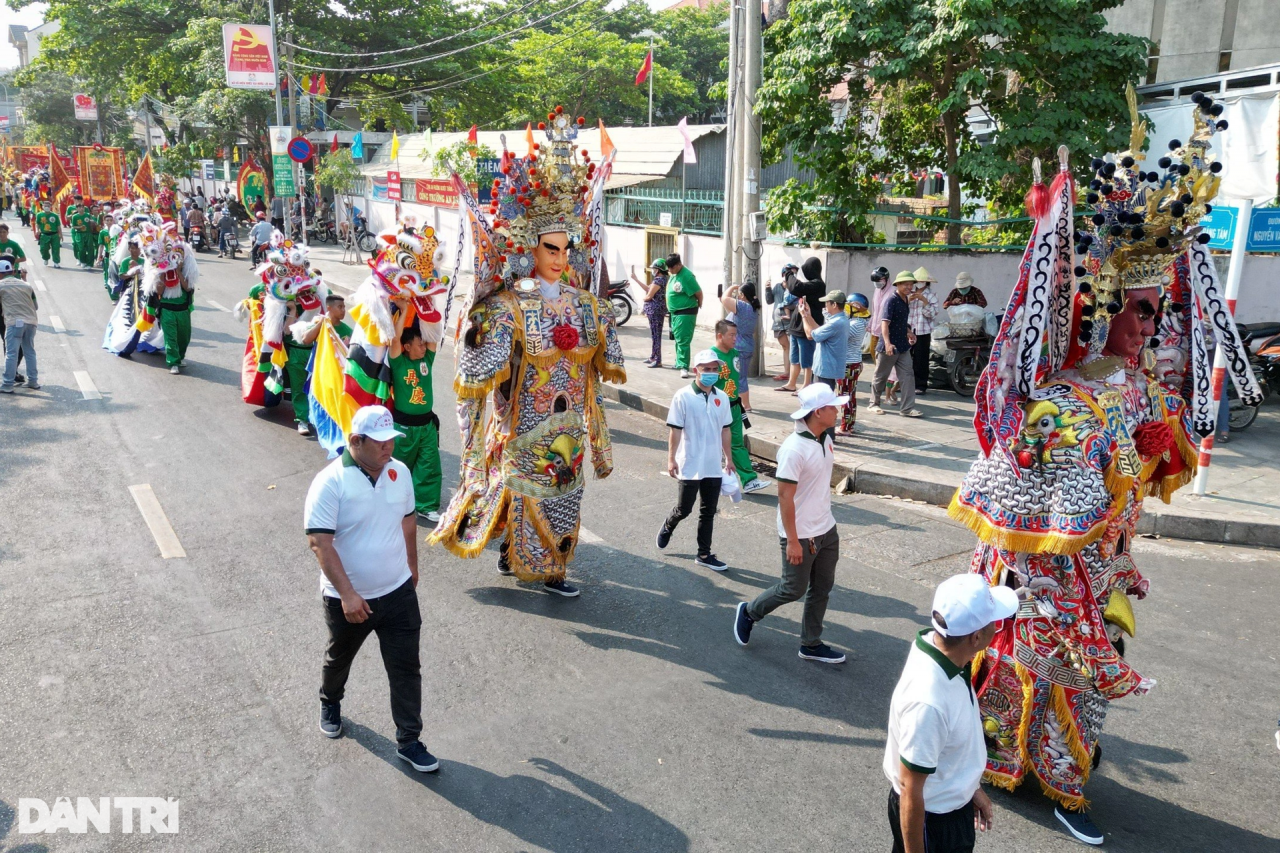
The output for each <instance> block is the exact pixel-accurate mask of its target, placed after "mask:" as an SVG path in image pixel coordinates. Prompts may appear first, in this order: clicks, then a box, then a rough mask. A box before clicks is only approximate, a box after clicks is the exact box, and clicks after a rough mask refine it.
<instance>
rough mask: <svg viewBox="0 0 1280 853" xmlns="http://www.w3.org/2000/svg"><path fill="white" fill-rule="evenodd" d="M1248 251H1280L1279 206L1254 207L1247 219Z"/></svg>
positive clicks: (1215, 209) (1215, 210)
mask: <svg viewBox="0 0 1280 853" xmlns="http://www.w3.org/2000/svg"><path fill="white" fill-rule="evenodd" d="M1214 212H1215V213H1216V212H1217V208H1214ZM1249 251H1250V252H1280V208H1274V207H1262V208H1255V209H1254V211H1253V216H1252V217H1250V219H1249Z"/></svg>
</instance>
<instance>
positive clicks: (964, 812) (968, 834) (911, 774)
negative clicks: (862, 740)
mask: <svg viewBox="0 0 1280 853" xmlns="http://www.w3.org/2000/svg"><path fill="white" fill-rule="evenodd" d="M1017 609H1018V595H1017V593H1015V592H1014V591H1013V590H1012V589H1010V588H1009V587H1007V586H989V585H988V584H987V582H986V580H985V579H984V578H983V577H982V576H981V575H974V574H966V575H956V576H955V577H951V578H948V579H947V580H945V581H943V582H942V583H941V584H939V585H938V589H937V591H935V592H934V595H933V614H932V615H933V619H932V622H933V630H932V631H930V630H929V629H928V628H925V629H924V630H922V631H921V632H920V633H919V634H917V635H916V639H915V642H914V643H913V644H912V646H911V651H910V652H908V653H907V663H906V665H905V666H904V667H903V668H902V675H901V677H900V678H899V679H898V685H897V686H896V687H895V688H894V689H893V698H892V699H891V700H890V702H889V726H888V739H887V741H886V742H885V748H884V775H885V776H886V777H887V778H888V780H889V784H890V786H891V788H890V790H889V831H890V832H891V833H892V834H893V851H894V853H926V851H927V853H970V851H972V850H973V845H974V841H975V840H976V838H975V835H976V833H975V830H978V829H980V830H982V831H983V832H986V831H987V830H988V829H990V828H991V818H992V808H991V800H990V799H989V798H988V797H987V795H986V792H984V791H983V790H982V774H983V772H984V771H985V770H986V769H987V745H986V735H985V732H984V731H983V728H982V715H981V714H980V713H979V711H978V702H977V700H976V698H975V697H974V693H973V685H972V683H971V673H970V667H971V665H972V662H973V659H974V657H976V656H977V655H980V654H983V653H984V652H985V651H986V648H987V646H989V645H990V644H991V640H992V638H993V637H995V635H996V632H997V631H998V630H999V628H1000V625H1001V623H1002V622H1003V621H1004V620H1005V619H1008V618H1009V617H1010V616H1012V615H1013V614H1014V612H1015V611H1017Z"/></svg>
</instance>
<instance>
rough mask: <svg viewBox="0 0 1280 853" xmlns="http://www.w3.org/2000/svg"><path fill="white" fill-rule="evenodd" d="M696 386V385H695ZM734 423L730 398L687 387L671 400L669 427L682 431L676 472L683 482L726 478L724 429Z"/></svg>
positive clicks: (713, 390) (713, 389)
mask: <svg viewBox="0 0 1280 853" xmlns="http://www.w3.org/2000/svg"><path fill="white" fill-rule="evenodd" d="M695 384H696V383H695ZM732 423H733V408H732V406H731V405H730V404H729V395H728V394H725V393H724V392H723V391H721V390H720V389H719V388H712V389H711V390H710V391H709V392H704V391H701V390H700V389H698V388H695V387H694V386H693V385H686V386H684V387H683V388H681V389H680V390H679V391H676V393H675V396H673V397H672V398H671V408H670V410H669V411H668V412H667V426H671V427H675V428H676V429H678V430H680V443H679V444H678V445H676V469H677V474H678V475H679V477H680V479H681V480H705V479H708V478H715V477H723V476H724V461H723V460H724V438H723V433H724V428H725V427H727V426H729V425H730V424H732Z"/></svg>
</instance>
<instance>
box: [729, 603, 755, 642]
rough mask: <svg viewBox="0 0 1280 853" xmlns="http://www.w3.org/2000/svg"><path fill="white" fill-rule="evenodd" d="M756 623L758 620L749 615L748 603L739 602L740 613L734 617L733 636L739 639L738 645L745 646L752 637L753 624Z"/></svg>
mask: <svg viewBox="0 0 1280 853" xmlns="http://www.w3.org/2000/svg"><path fill="white" fill-rule="evenodd" d="M754 624H756V620H754V619H752V618H751V617H750V616H749V615H747V603H746V602H745V601H742V602H739V603H738V613H737V615H736V616H734V618H733V638H734V639H735V640H737V641H738V645H740V646H745V645H746V644H747V641H748V640H750V639H751V626H752V625H754Z"/></svg>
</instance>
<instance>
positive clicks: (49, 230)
mask: <svg viewBox="0 0 1280 853" xmlns="http://www.w3.org/2000/svg"><path fill="white" fill-rule="evenodd" d="M35 229H36V234H37V235H38V242H39V244H40V259H41V260H43V261H44V265H45V266H48V265H49V259H50V258H52V259H53V268H54V269H55V270H57V269H62V219H61V218H59V217H58V214H56V213H54V212H53V202H51V201H49V200H48V199H46V200H44V201H42V202H40V212H39V213H37V214H36V221H35Z"/></svg>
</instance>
